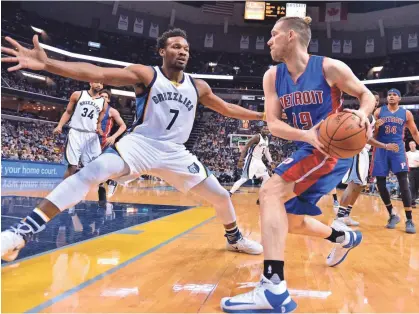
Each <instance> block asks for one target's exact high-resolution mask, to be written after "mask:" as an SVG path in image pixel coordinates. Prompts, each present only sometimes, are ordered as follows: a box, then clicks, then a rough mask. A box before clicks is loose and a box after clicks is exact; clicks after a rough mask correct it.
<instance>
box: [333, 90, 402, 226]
mask: <svg viewBox="0 0 419 314" xmlns="http://www.w3.org/2000/svg"><path fill="white" fill-rule="evenodd" d="M372 94H373V95H374V98H375V109H374V110H376V109H377V107H378V105H379V104H380V96H379V95H378V93H377V92H372ZM370 122H371V125H375V118H373V116H372V115H371V116H370ZM371 146H374V147H378V148H382V149H385V150H389V151H393V152H397V151H398V150H399V146H398V145H397V144H396V143H387V144H385V143H381V142H379V141H377V140H376V139H374V138H370V139H369V141H368V143H367V145H365V147H364V149H363V150H362V151H361V152H360V153H359V154H358V155H356V156H354V157H353V158H352V160H353V161H352V165H351V168H350V169H349V170H348V172H347V173H346V175H345V176H344V178H343V179H342V182H343V183H344V184H347V187H346V189H345V191H344V192H343V195H342V198H341V200H340V205H338V209H337V212H336V218H335V219H334V220H333V223H332V227H334V228H335V229H338V230H347V228H345V226H359V222H358V221H356V220H353V219H352V217H350V214H351V211H352V207H353V205H354V204H355V202H356V200H357V199H358V196H359V194H360V193H361V191H362V189H363V188H364V187H365V186H366V185H367V177H368V170H369V165H370V158H369V150H370V149H371Z"/></svg>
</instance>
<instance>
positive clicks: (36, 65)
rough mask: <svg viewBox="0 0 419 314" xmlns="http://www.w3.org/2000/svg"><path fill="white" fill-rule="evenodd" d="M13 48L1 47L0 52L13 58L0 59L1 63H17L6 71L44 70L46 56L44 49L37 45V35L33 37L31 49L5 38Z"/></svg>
mask: <svg viewBox="0 0 419 314" xmlns="http://www.w3.org/2000/svg"><path fill="white" fill-rule="evenodd" d="M5 39H6V40H7V41H8V42H9V43H10V44H11V45H12V46H13V47H14V49H11V48H6V47H1V52H4V53H7V54H9V55H12V56H14V57H5V58H1V62H9V63H17V65H15V66H13V67H11V68H8V69H7V71H9V72H12V71H17V70H20V69H31V70H44V69H45V66H46V63H47V60H48V56H47V54H46V53H45V51H44V49H42V47H41V46H40V45H39V40H38V35H35V36H33V46H34V48H33V49H27V48H25V47H23V46H22V45H20V44H19V43H18V42H17V41H16V40H14V39H12V38H10V37H6V38H5Z"/></svg>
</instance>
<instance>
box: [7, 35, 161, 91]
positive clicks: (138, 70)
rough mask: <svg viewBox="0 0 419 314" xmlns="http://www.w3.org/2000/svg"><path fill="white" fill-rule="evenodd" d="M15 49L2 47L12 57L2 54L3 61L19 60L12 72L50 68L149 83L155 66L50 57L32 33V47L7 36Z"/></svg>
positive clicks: (109, 80)
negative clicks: (122, 65) (107, 64)
mask: <svg viewBox="0 0 419 314" xmlns="http://www.w3.org/2000/svg"><path fill="white" fill-rule="evenodd" d="M6 40H7V41H8V42H9V43H10V44H11V45H12V47H13V48H14V49H11V48H6V47H1V51H2V52H4V53H6V54H9V55H11V56H13V57H5V58H1V62H7V63H17V64H16V65H15V66H13V67H10V68H8V69H7V70H8V71H9V72H11V71H17V70H20V69H31V70H39V71H41V70H42V71H47V72H50V73H53V74H57V75H60V76H64V77H68V78H72V79H74V80H78V81H85V82H101V83H104V84H107V85H112V86H125V85H134V84H136V83H144V84H145V85H149V84H150V82H151V81H152V80H153V77H154V70H153V68H152V67H149V66H145V65H142V64H135V65H130V66H128V67H126V68H105V67H99V66H96V65H93V64H90V63H86V62H65V61H59V60H54V59H51V58H49V57H48V56H47V54H46V53H45V50H44V49H43V48H42V47H41V45H40V44H39V40H38V35H35V36H34V37H33V46H34V48H33V49H27V48H25V47H23V46H21V45H20V44H19V43H18V42H17V41H16V40H14V39H12V38H10V37H6Z"/></svg>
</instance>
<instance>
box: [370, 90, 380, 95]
mask: <svg viewBox="0 0 419 314" xmlns="http://www.w3.org/2000/svg"><path fill="white" fill-rule="evenodd" d="M371 93H372V94H373V95H374V96H380V94H379V93H377V92H376V91H375V90H372V91H371Z"/></svg>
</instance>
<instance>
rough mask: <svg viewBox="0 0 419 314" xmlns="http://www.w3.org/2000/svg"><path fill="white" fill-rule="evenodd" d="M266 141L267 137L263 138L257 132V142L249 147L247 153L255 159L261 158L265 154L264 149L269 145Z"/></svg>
mask: <svg viewBox="0 0 419 314" xmlns="http://www.w3.org/2000/svg"><path fill="white" fill-rule="evenodd" d="M268 141H269V140H268V138H267V137H266V139H264V138H263V136H262V135H261V134H259V143H257V144H256V145H254V146H253V147H252V148H250V150H249V153H248V154H249V155H250V154H251V155H252V156H253V157H254V158H256V159H259V160H262V157H263V155H264V154H265V150H266V149H267V148H268V145H269V143H268Z"/></svg>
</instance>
